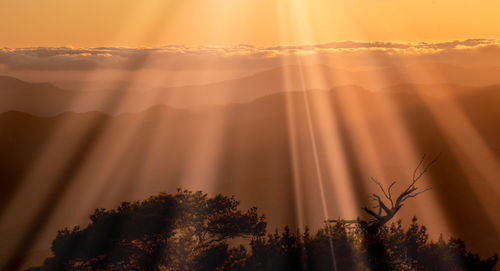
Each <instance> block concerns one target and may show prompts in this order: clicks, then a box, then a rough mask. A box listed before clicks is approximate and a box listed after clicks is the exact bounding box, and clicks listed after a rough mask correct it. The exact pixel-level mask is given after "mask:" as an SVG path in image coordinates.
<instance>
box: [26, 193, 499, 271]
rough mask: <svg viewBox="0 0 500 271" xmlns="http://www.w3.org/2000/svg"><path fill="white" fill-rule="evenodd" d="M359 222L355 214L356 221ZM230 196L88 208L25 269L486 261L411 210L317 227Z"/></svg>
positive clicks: (481, 266)
mask: <svg viewBox="0 0 500 271" xmlns="http://www.w3.org/2000/svg"><path fill="white" fill-rule="evenodd" d="M359 221H360V222H362V221H361V220H359ZM266 226H267V223H266V221H265V217H264V216H263V215H261V214H259V213H258V210H257V208H254V207H253V208H250V209H248V210H241V209H240V208H239V202H238V201H237V200H236V199H235V198H234V197H228V196H224V195H216V196H213V197H210V196H208V195H207V194H205V193H203V192H200V191H199V192H191V191H187V190H180V189H179V190H178V191H177V192H176V193H174V194H166V193H160V194H159V195H156V196H152V197H150V198H149V199H147V200H144V201H137V202H124V203H122V204H121V205H120V206H119V207H117V208H115V209H112V210H106V209H97V210H95V212H94V213H93V214H92V215H91V216H90V223H89V224H88V226H86V227H85V228H80V227H78V226H77V227H74V228H73V229H67V228H66V229H63V230H60V231H59V232H58V235H57V237H56V238H55V239H54V240H53V243H52V247H51V249H52V253H53V256H52V257H50V258H47V259H46V260H45V262H44V263H43V265H42V266H40V267H36V268H30V269H29V270H30V271H35V270H242V271H243V270H495V265H496V263H497V261H498V256H497V255H496V254H495V255H493V256H491V257H487V258H482V257H481V256H480V255H478V254H475V253H473V252H470V251H469V250H467V248H466V246H465V244H464V242H463V241H462V240H460V239H457V238H449V239H447V240H445V239H443V238H440V239H439V240H437V241H433V240H430V239H429V236H428V234H427V229H426V227H425V226H423V225H421V224H419V223H418V221H417V219H416V218H413V220H412V222H411V223H410V224H409V226H407V227H404V226H403V225H402V222H401V221H397V222H392V223H391V224H389V223H387V224H384V225H381V226H380V227H378V228H377V230H376V231H374V230H373V228H372V227H370V226H368V224H367V223H352V222H345V221H343V220H337V221H335V222H332V223H328V224H325V226H324V227H323V228H321V229H319V230H318V231H315V232H311V231H310V230H309V229H307V228H306V229H304V230H302V231H299V230H292V229H290V228H289V227H285V228H284V229H282V230H280V231H278V230H276V231H275V232H273V233H268V232H267V230H266Z"/></svg>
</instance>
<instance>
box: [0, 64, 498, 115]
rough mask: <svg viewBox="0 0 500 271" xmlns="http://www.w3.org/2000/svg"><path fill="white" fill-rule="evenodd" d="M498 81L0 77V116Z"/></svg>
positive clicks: (284, 75)
mask: <svg viewBox="0 0 500 271" xmlns="http://www.w3.org/2000/svg"><path fill="white" fill-rule="evenodd" d="M431 75H432V76H431ZM499 75H500V67H488V68H460V67H455V66H450V65H429V66H409V67H406V68H405V67H399V66H397V67H396V66H394V67H391V66H387V67H386V68H384V69H379V70H369V71H357V72H352V71H345V70H340V69H334V68H331V67H329V66H325V65H316V66H284V67H279V68H275V69H271V70H267V71H263V72H259V73H256V74H254V75H251V76H247V77H243V78H239V79H233V80H227V81H222V82H219V83H213V84H207V85H195V86H184V87H172V88H164V89H148V90H143V91H142V90H137V89H133V90H130V89H129V87H130V86H129V84H128V83H127V81H120V82H119V83H117V84H116V86H115V87H114V88H112V89H108V90H99V91H97V90H95V91H82V90H78V89H75V90H65V89H61V88H59V87H56V86H54V85H51V84H49V83H29V82H26V81H22V80H19V79H16V78H13V77H8V76H0V112H5V111H9V110H17V111H22V112H27V113H31V114H35V115H39V116H54V115H57V114H60V113H63V112H68V111H71V112H88V111H101V112H106V113H111V114H117V113H123V112H137V111H141V110H146V109H147V108H149V107H151V106H154V105H160V104H163V105H168V106H172V107H180V108H188V107H189V108H192V107H200V106H207V105H221V104H231V103H245V102H250V101H252V100H254V99H257V98H259V97H263V96H266V95H270V94H274V93H280V92H290V91H303V90H330V89H332V88H338V87H343V86H346V85H357V86H360V87H363V88H366V89H369V90H372V91H379V90H381V89H385V88H387V87H391V86H394V85H401V84H426V85H429V84H451V85H455V86H457V85H461V86H468V87H482V86H488V85H494V84H500V76H499Z"/></svg>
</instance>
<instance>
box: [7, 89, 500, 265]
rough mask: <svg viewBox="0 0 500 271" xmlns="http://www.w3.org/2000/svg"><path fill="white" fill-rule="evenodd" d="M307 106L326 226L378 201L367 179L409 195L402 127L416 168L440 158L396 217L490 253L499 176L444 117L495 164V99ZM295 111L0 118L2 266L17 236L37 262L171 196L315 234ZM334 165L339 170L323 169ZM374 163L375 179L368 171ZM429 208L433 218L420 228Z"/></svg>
mask: <svg viewBox="0 0 500 271" xmlns="http://www.w3.org/2000/svg"><path fill="white" fill-rule="evenodd" d="M17 84H20V83H17ZM27 89H29V88H27ZM448 90H449V91H448ZM53 91H54V92H55V91H56V90H53ZM436 91H441V92H440V93H439V95H436V94H437V93H436ZM447 91H448V92H447ZM308 93H309V94H308V96H307V97H308V99H307V100H308V101H309V102H310V106H311V107H310V113H311V119H312V120H313V131H314V134H315V140H316V142H317V155H318V159H319V160H318V161H319V166H320V171H321V172H322V177H323V182H324V188H325V191H326V197H327V202H328V205H329V215H330V216H331V217H338V216H340V215H341V214H343V213H345V212H344V211H345V210H343V209H342V208H343V207H342V206H343V205H342V203H344V205H345V204H347V205H351V207H352V208H353V209H354V210H356V211H357V210H358V209H359V208H358V207H359V206H361V205H365V204H368V202H367V197H368V194H369V193H370V192H372V191H374V190H375V189H376V187H375V186H374V185H373V184H372V183H370V181H369V177H370V176H374V177H377V178H380V179H384V181H386V182H389V181H392V180H394V179H397V180H399V182H400V186H398V187H397V188H396V189H400V188H401V187H402V186H403V184H404V183H405V182H406V181H408V176H409V175H410V174H411V170H412V169H413V166H414V165H415V164H411V165H405V164H404V163H403V160H404V159H402V158H404V157H407V156H411V155H410V154H409V153H408V152H409V150H407V149H401V144H403V143H402V142H403V141H404V140H403V138H401V134H400V132H398V127H399V128H401V127H402V128H404V130H405V131H408V137H409V138H407V140H409V142H410V143H411V144H412V146H411V147H412V148H409V149H410V150H413V151H414V152H415V153H414V154H412V155H416V156H417V158H416V159H417V160H418V156H420V155H421V154H423V153H428V154H429V155H431V156H432V155H435V154H437V153H442V156H441V159H440V160H439V162H438V164H437V165H436V166H435V167H434V168H433V169H432V170H431V172H430V175H429V176H431V177H432V178H431V180H430V182H429V183H428V184H430V185H432V187H433V190H432V191H431V192H430V193H427V194H424V195H422V196H421V197H419V198H418V199H416V202H415V201H414V202H413V203H411V204H408V205H407V206H405V208H406V209H404V210H403V213H402V215H403V217H404V218H405V219H409V218H410V216H411V215H417V216H419V217H420V218H422V219H423V222H424V224H426V225H428V226H429V228H430V230H431V233H433V234H437V233H439V232H442V231H443V228H440V227H442V223H448V226H449V227H451V229H449V228H446V229H445V231H446V230H447V229H448V230H449V231H451V232H452V233H454V234H456V235H457V236H460V237H462V238H464V239H465V240H466V241H467V243H468V244H470V245H471V248H472V249H474V250H477V251H479V252H481V253H487V254H491V252H492V251H500V247H499V246H498V244H500V237H499V235H498V232H497V230H498V226H499V225H500V220H499V219H500V218H499V217H498V216H494V215H492V214H495V213H498V211H500V210H498V208H499V207H498V206H500V201H499V198H498V197H497V195H498V194H499V193H500V186H499V184H498V182H491V180H492V179H495V178H496V179H495V180H498V178H500V175H495V174H496V172H493V173H491V174H490V175H488V176H485V175H484V174H483V172H482V168H481V165H487V164H488V163H487V162H488V161H487V160H483V159H485V158H484V157H486V158H488V156H485V154H484V153H481V152H474V150H468V149H464V148H463V145H461V140H462V139H465V140H469V138H472V139H477V138H475V137H472V136H471V135H469V134H467V133H463V134H462V132H463V130H462V129H463V128H464V127H463V125H464V124H463V123H460V118H455V113H456V112H454V109H457V108H458V109H459V112H460V113H461V114H462V115H460V116H465V118H466V119H467V120H469V122H468V124H470V125H472V126H473V127H475V129H476V130H475V131H476V132H477V133H478V135H479V136H480V137H479V140H480V141H481V142H482V143H484V144H486V145H487V146H488V147H489V150H491V153H492V155H493V156H494V158H495V159H498V158H499V157H500V142H499V141H498V137H499V136H500V127H499V126H498V125H497V122H498V119H500V108H499V107H498V106H496V105H497V104H498V102H499V101H500V100H499V99H500V87H498V86H492V87H487V88H457V87H453V86H451V85H439V86H436V85H433V86H425V85H399V86H395V87H392V88H390V89H386V90H384V91H382V92H371V91H368V90H365V89H363V88H360V87H354V86H349V87H342V88H337V89H335V90H332V91H311V92H308ZM304 97H305V96H304V95H303V93H301V92H292V93H288V94H284V93H281V94H274V95H268V96H265V97H262V98H259V99H256V100H254V101H252V102H250V103H242V104H232V105H224V106H214V107H206V108H204V109H199V110H196V111H191V110H186V109H174V108H171V107H166V106H157V107H153V108H150V109H148V110H146V111H143V112H140V113H134V114H121V115H118V116H110V115H106V114H103V113H97V112H93V113H84V114H78V113H64V114H60V115H57V116H54V117H44V118H42V117H35V116H32V115H29V114H26V113H21V112H7V113H3V114H0V131H2V132H1V134H0V155H1V157H0V159H1V161H2V163H0V165H1V166H0V179H1V180H2V187H1V189H0V191H1V202H0V203H1V205H0V215H1V216H0V217H1V219H2V223H1V224H0V225H2V228H1V229H0V235H1V239H2V240H4V242H2V245H1V246H2V247H1V255H2V259H3V258H4V257H5V256H6V255H7V253H8V251H11V247H12V246H13V245H14V243H15V242H17V241H19V239H18V238H19V236H22V233H23V232H24V233H29V235H28V236H29V238H28V239H27V240H28V241H26V242H27V244H30V245H34V248H35V249H44V248H47V247H49V246H50V240H52V238H53V237H54V234H55V233H56V230H57V229H60V228H62V227H64V226H68V225H74V224H85V223H86V221H87V215H88V214H89V213H90V212H91V211H92V210H93V209H95V208H97V207H113V206H115V205H116V204H117V203H119V202H121V201H123V200H135V199H144V198H147V197H148V196H150V195H153V194H155V193H157V192H158V191H173V190H174V189H175V188H177V187H183V188H188V189H194V190H197V189H202V190H203V191H207V192H209V193H219V192H221V193H226V194H235V195H236V196H237V197H238V199H241V200H242V201H243V202H242V203H243V205H244V206H250V205H256V206H258V207H259V208H260V209H261V210H262V211H263V213H265V214H266V216H267V218H268V220H269V221H270V223H271V224H270V225H271V227H275V226H280V225H285V224H289V225H298V224H299V222H298V219H299V218H301V219H302V220H303V221H302V222H303V223H305V224H309V225H311V226H313V227H314V226H320V225H321V223H322V221H323V219H324V217H323V216H322V210H321V199H320V196H319V195H320V187H319V185H318V180H317V179H318V177H317V170H316V168H315V164H314V161H315V159H314V156H313V153H312V151H311V137H310V135H311V134H310V129H309V124H308V118H307V115H308V114H307V110H306V107H305V103H304ZM443 98H446V99H443ZM389 105H392V106H389ZM325 106H326V107H325ZM327 109H328V110H330V111H328V110H327ZM395 112H397V116H398V117H399V118H400V122H399V123H395V119H394V116H395V114H394V113H395ZM443 120H445V121H446V122H445V123H443ZM396 124H397V125H396ZM335 131H337V132H335ZM450 131H451V132H453V133H455V136H456V138H455V137H453V136H452V137H450V135H449V133H450ZM472 143H473V142H472ZM339 151H340V152H341V153H343V159H344V160H340V161H339V160H335V159H333V160H332V157H333V156H332V153H335V152H339ZM374 154H375V155H376V158H377V159H376V160H377V161H378V163H379V164H378V167H377V165H376V164H374V163H373V161H372V160H370V159H369V158H370V157H372V156H371V155H374ZM457 154H461V155H457ZM405 155H406V156H405ZM297 159H298V163H296V162H297ZM294 161H295V162H294ZM339 163H342V164H344V163H345V164H346V165H348V168H347V171H346V172H347V175H345V176H344V178H345V179H339V176H340V175H338V173H339V171H338V170H340V169H339V168H338V165H339ZM294 165H295V166H294ZM330 169H333V170H330ZM345 182H349V183H350V184H351V185H352V189H353V193H354V194H353V197H354V198H353V199H354V200H355V202H347V203H346V202H345V198H342V197H343V196H342V195H341V194H339V193H340V191H339V190H338V189H339V187H338V186H336V184H338V183H345ZM296 191H298V194H297V193H296ZM434 196H435V197H434ZM436 199H437V200H438V201H439V205H440V206H442V210H441V212H437V211H436V213H438V215H435V214H434V215H433V216H430V214H429V212H428V211H429V209H430V208H434V205H432V204H431V203H432V200H436ZM27 200H29V201H30V204H29V205H27V204H25V202H26V201H27ZM301 210H307V212H302V211H301ZM311 210H314V211H311ZM40 214H41V215H40ZM439 214H441V215H442V216H440V215H439ZM12 217H16V219H15V220H12V219H11V218H12ZM448 233H449V232H448ZM38 238H40V239H38ZM32 242H33V243H32Z"/></svg>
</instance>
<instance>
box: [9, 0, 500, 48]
mask: <svg viewBox="0 0 500 271" xmlns="http://www.w3.org/2000/svg"><path fill="white" fill-rule="evenodd" d="M498 10H500V1H497V0H481V1H471V0H418V1H417V0H405V1H401V0H378V1H373V0H307V1H306V0H237V1H235V0H141V1H138V0H105V1H103V0H70V1H68V0H44V1H34V0H3V1H0V47H27V46H61V45H72V46H76V47H94V46H127V47H135V46H161V45H165V44H186V45H207V44H209V45H232V44H240V43H249V44H254V45H258V46H263V45H276V44H283V43H302V44H303V43H322V42H330V41H338V40H384V41H444V40H454V39H467V38H479V37H480V38H498V37H500V28H499V27H498V25H500V17H499V16H498V14H497V13H498ZM297 31H300V33H297Z"/></svg>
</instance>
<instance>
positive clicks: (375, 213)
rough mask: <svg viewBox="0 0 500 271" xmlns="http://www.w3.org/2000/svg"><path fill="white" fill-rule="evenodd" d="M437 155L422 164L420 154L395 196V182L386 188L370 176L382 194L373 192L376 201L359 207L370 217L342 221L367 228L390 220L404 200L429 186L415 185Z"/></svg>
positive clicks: (372, 197) (423, 159) (436, 158)
mask: <svg viewBox="0 0 500 271" xmlns="http://www.w3.org/2000/svg"><path fill="white" fill-rule="evenodd" d="M438 158H439V155H438V156H436V157H435V158H434V159H433V160H431V161H430V162H429V163H428V164H427V165H425V166H424V161H425V155H424V156H422V159H421V160H420V162H419V163H418V165H417V167H416V168H415V170H414V171H413V175H412V181H411V183H410V185H408V187H406V189H405V190H404V191H403V192H402V193H401V194H399V195H398V196H397V197H394V196H393V195H392V188H393V187H394V185H395V184H396V182H392V183H391V184H390V185H389V187H388V188H387V189H384V186H383V185H382V184H381V183H380V182H379V181H378V180H377V179H375V178H371V180H372V181H373V182H374V183H375V184H376V185H377V186H378V187H379V188H380V191H382V194H376V193H373V194H372V195H371V196H370V197H371V199H372V200H374V201H375V202H376V205H375V206H373V207H372V208H371V209H370V208H368V207H363V208H361V209H362V210H363V211H364V212H365V213H367V214H368V215H369V216H370V219H369V220H367V221H364V220H360V219H357V220H342V221H343V222H344V223H358V224H361V225H362V226H365V227H367V228H368V229H374V230H375V229H379V228H380V227H382V226H383V225H385V224H386V223H387V222H388V221H389V220H391V219H392V218H393V217H394V215H396V213H397V212H398V211H399V210H400V209H401V207H403V206H404V203H405V201H406V200H408V199H410V198H414V197H416V196H418V195H420V194H422V193H424V192H426V191H428V190H430V189H431V188H430V187H427V188H424V189H420V188H419V187H417V182H418V181H419V180H420V179H421V178H422V176H423V175H424V174H425V173H426V172H427V171H428V170H429V168H430V167H431V166H432V165H433V164H434V163H436V161H437V160H438ZM340 221H341V220H328V222H334V223H337V222H340Z"/></svg>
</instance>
